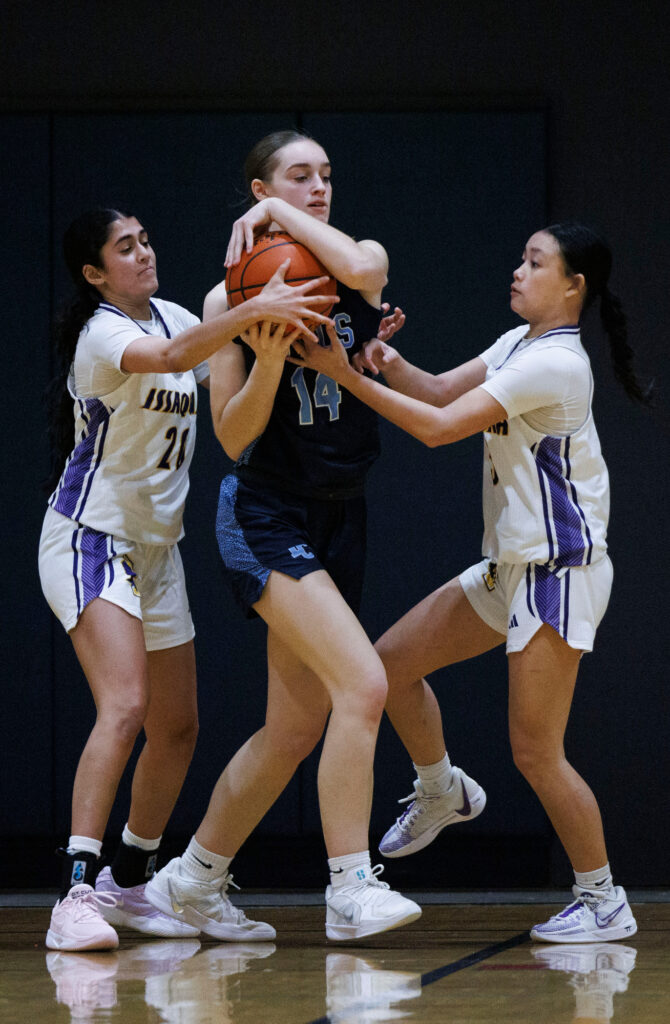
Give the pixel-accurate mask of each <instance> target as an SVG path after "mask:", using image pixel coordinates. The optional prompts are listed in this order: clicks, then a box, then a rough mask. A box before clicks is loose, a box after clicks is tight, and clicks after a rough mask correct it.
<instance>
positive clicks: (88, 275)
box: [81, 263, 105, 288]
mask: <svg viewBox="0 0 670 1024" xmlns="http://www.w3.org/2000/svg"><path fill="white" fill-rule="evenodd" d="M81 274H82V277H83V278H84V280H85V281H86V282H87V283H88V284H92V285H93V287H94V288H97V287H98V286H99V285H101V284H103V283H104V280H105V275H104V274H103V272H102V271H101V270H100V269H99V268H98V267H94V266H93V265H92V264H91V263H85V264H84V266H83V267H82V268H81Z"/></svg>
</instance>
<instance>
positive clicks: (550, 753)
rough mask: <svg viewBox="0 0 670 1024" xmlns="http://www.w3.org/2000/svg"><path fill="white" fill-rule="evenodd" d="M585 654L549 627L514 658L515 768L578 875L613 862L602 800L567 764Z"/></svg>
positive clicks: (511, 674)
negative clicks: (572, 707)
mask: <svg viewBox="0 0 670 1024" xmlns="http://www.w3.org/2000/svg"><path fill="white" fill-rule="evenodd" d="M579 655H580V652H579V651H576V650H574V649H573V648H571V647H569V646H568V645H567V644H566V643H565V641H564V640H562V639H561V638H560V636H559V635H558V633H557V632H556V631H555V630H554V629H552V628H551V626H547V625H546V624H545V625H543V626H542V627H541V628H540V629H539V630H538V632H537V633H536V634H535V636H534V637H533V639H532V640H531V641H530V643H529V644H528V646H527V647H525V648H524V650H523V651H519V652H517V653H515V654H510V656H509V729H510V740H511V744H512V753H513V755H514V763H515V764H516V766H517V768H518V769H519V771H520V772H521V773H522V775H523V776H524V778H526V780H527V781H528V782H529V783H530V785H531V786H532V788H533V789H534V790H535V792H536V794H537V796H538V797H539V799H540V801H541V803H542V806H543V807H544V809H545V811H546V812H547V814H548V815H549V818H550V819H551V823H552V825H553V826H554V828H555V829H556V833H557V835H558V838H559V839H560V840H561V842H562V844H563V846H564V847H565V850H566V853H567V854H568V857H569V858H570V861H571V863H572V866H573V868H574V870H575V871H593V870H595V869H596V868H600V867H602V866H603V865H604V864H606V863H607V851H606V849H605V838H604V835H603V827H602V821H601V818H600V811H599V810H598V804H597V803H596V799H595V797H594V795H593V793H592V792H591V790H590V789H589V787H588V786H587V785H586V783H585V782H584V780H583V779H582V778H581V776H580V775H578V774H577V772H576V771H575V770H574V768H573V767H572V766H571V765H570V764H569V763H568V762H567V760H566V758H565V750H564V748H563V737H564V735H565V728H566V725H567V721H568V715H569V713H570V705H571V703H572V696H573V693H574V688H575V681H576V679H577V669H578V667H579Z"/></svg>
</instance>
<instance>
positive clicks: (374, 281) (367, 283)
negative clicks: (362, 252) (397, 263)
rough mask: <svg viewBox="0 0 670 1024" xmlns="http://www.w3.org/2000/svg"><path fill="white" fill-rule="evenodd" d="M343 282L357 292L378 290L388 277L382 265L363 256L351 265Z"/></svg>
mask: <svg viewBox="0 0 670 1024" xmlns="http://www.w3.org/2000/svg"><path fill="white" fill-rule="evenodd" d="M344 283H345V284H346V285H348V286H349V287H350V288H354V289H355V290H356V291H359V292H380V291H381V290H382V288H384V287H385V286H386V285H387V284H388V277H387V274H386V270H385V269H384V268H383V267H380V266H379V265H378V264H373V265H371V264H370V261H369V260H367V259H365V258H363V259H361V260H358V261H356V262H354V263H353V264H352V265H351V268H350V272H349V274H347V280H346V281H345V282H344Z"/></svg>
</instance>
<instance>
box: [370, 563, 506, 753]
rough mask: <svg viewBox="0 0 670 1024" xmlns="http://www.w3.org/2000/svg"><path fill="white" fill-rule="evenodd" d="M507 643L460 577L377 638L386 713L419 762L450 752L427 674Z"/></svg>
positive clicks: (445, 585) (376, 645)
mask: <svg viewBox="0 0 670 1024" xmlns="http://www.w3.org/2000/svg"><path fill="white" fill-rule="evenodd" d="M504 641H505V637H504V636H503V635H502V634H501V633H497V632H496V631H495V630H494V629H491V627H490V626H487V625H486V623H485V622H483V621H482V619H480V617H479V616H478V615H477V613H476V612H475V611H474V609H473V608H472V605H471V604H470V602H469V601H468V599H467V597H466V596H465V594H464V593H463V588H462V587H461V584H460V583H459V581H458V579H453V580H450V581H449V582H448V583H445V584H444V586H442V587H440V588H439V589H438V590H435V591H434V592H433V593H432V594H429V595H428V597H426V598H424V600H423V601H420V602H419V604H417V605H415V607H414V608H412V609H411V610H410V611H409V612H407V614H406V615H404V616H403V617H402V618H401V619H399V620H398V622H396V623H395V625H394V626H391V628H390V629H389V630H388V631H387V632H386V633H384V635H383V636H382V637H380V639H379V640H378V641H377V643H376V644H375V647H376V649H377V651H378V652H379V655H380V657H381V659H382V661H383V663H384V668H385V669H386V674H387V677H388V686H389V693H388V699H387V701H386V711H387V714H388V716H389V718H390V719H391V723H392V725H393V728H394V729H395V730H396V732H397V733H398V736H399V737H400V739H401V740H402V742H403V743H404V745H405V747H406V749H407V752H408V753H409V755H410V757H411V758H412V760H413V761H414V763H415V764H435V763H436V762H437V761H439V760H441V759H442V758H443V757H444V754H445V751H446V748H445V743H444V734H443V730H442V715H441V712H440V707H439V705H438V703H437V700H436V698H435V694H434V693H433V691H432V689H431V688H430V686H429V685H428V683H427V682H426V680H425V679H423V678H421V677H422V676H424V675H427V674H428V673H429V672H434V671H436V669H438V668H443V667H445V666H446V665H453V664H455V663H456V662H458V661H465V660H466V659H467V658H473V657H475V656H476V655H478V654H483V653H484V652H485V651H489V650H491V648H493V647H497V646H498V645H499V644H501V643H504Z"/></svg>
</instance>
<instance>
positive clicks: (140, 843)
mask: <svg viewBox="0 0 670 1024" xmlns="http://www.w3.org/2000/svg"><path fill="white" fill-rule="evenodd" d="M162 838H163V837H162V836H159V837H158V839H141V838H140V837H139V836H136V835H135V833H134V832H131V831H130V829H129V828H128V825H125V827H124V829H123V832H122V834H121V841H122V842H124V843H125V844H126V846H137V847H139V849H140V850H147V851H148V852H149V853H151V851H152V850H157V849H158V847H159V846H160V845H161V839H162Z"/></svg>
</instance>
